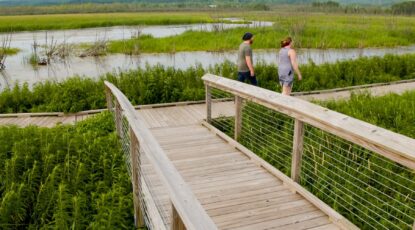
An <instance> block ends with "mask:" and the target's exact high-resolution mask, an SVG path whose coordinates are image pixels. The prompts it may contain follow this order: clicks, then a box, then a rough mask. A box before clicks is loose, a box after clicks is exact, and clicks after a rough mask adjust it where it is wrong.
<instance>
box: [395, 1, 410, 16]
mask: <svg viewBox="0 0 415 230" xmlns="http://www.w3.org/2000/svg"><path fill="white" fill-rule="evenodd" d="M392 12H393V13H394V14H405V15H414V14H415V1H407V2H402V3H397V4H394V5H393V6H392Z"/></svg>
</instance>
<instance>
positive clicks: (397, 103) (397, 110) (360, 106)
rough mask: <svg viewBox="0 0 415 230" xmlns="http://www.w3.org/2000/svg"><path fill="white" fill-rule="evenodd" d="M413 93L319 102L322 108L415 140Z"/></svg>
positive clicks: (362, 95) (363, 96) (357, 96)
mask: <svg viewBox="0 0 415 230" xmlns="http://www.w3.org/2000/svg"><path fill="white" fill-rule="evenodd" d="M414 102H415V91H410V92H406V93H404V94H403V95H396V94H390V95H387V96H382V97H374V96H371V95H370V94H357V95H352V97H351V98H350V99H349V100H340V101H329V102H320V104H322V105H323V106H324V107H327V108H329V109H331V110H335V111H338V112H341V113H344V114H347V115H349V116H352V117H355V118H357V119H359V120H363V121H366V122H369V123H372V124H375V125H378V126H381V127H384V128H386V129H389V130H392V131H394V132H397V133H401V134H403V135H406V136H408V137H411V138H415V103H414Z"/></svg>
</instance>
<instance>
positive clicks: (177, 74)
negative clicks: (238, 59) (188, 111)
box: [0, 55, 415, 113]
mask: <svg viewBox="0 0 415 230" xmlns="http://www.w3.org/2000/svg"><path fill="white" fill-rule="evenodd" d="M414 60H415V55H404V56H393V55H388V56H385V57H383V58H380V57H374V58H360V59H357V60H351V61H343V62H337V63H334V64H324V65H320V66H317V65H314V64H310V65H304V66H301V70H302V72H303V76H304V80H303V81H301V82H296V83H295V84H294V91H310V90H320V89H331V88H339V87H346V86H354V85H361V84H370V83H379V82H390V81H396V80H403V79H413V78H415V61H414ZM206 72H210V73H214V74H218V75H221V76H224V77H228V78H232V79H236V72H237V69H236V66H235V64H233V63H230V62H225V63H223V64H221V65H216V66H213V67H211V68H208V69H203V68H202V67H201V66H195V67H192V68H189V69H187V70H177V69H174V68H166V67H163V66H155V67H147V68H146V69H145V70H143V69H137V70H132V71H128V72H122V73H119V74H107V75H105V76H102V77H101V78H100V79H97V80H94V79H89V78H80V77H74V78H70V79H68V80H65V81H63V82H58V83H56V82H52V81H47V82H43V83H39V84H37V85H35V86H34V87H33V89H29V87H28V86H27V85H24V86H18V85H16V86H15V87H14V88H13V89H9V90H5V91H3V92H1V93H0V113H13V112H52V111H53V112H58V111H61V112H78V111H82V110H89V109H99V108H105V106H106V104H105V95H104V92H103V81H104V80H108V81H110V82H113V83H114V84H115V85H116V86H118V87H119V88H120V89H121V91H122V92H124V93H125V94H126V95H127V97H128V98H129V99H130V100H131V102H132V103H133V104H135V105H141V104H153V103H166V102H177V101H189V100H202V99H203V98H204V87H203V82H202V80H201V77H202V76H203V75H204V74H205V73H206ZM276 73H277V67H276V66H275V65H266V64H258V65H257V66H256V75H257V77H258V81H259V85H260V86H261V87H263V88H267V89H270V90H275V91H280V86H279V84H278V78H277V74H276Z"/></svg>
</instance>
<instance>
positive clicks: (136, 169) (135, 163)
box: [129, 127, 144, 227]
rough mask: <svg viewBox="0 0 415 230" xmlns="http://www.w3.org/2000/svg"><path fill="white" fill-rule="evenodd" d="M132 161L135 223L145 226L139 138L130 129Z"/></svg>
mask: <svg viewBox="0 0 415 230" xmlns="http://www.w3.org/2000/svg"><path fill="white" fill-rule="evenodd" d="M129 132H130V159H131V174H132V177H131V180H132V183H133V194H134V220H135V221H134V222H135V226H136V227H143V226H144V216H143V213H142V211H141V197H140V195H141V192H140V189H141V164H140V163H141V162H140V161H139V157H140V146H139V143H138V139H137V136H136V135H135V133H134V131H133V130H132V129H131V127H130V130H129Z"/></svg>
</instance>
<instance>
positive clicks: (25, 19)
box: [0, 12, 213, 32]
mask: <svg viewBox="0 0 415 230" xmlns="http://www.w3.org/2000/svg"><path fill="white" fill-rule="evenodd" d="M212 21H213V19H212V18H211V17H210V16H209V15H208V14H207V13H197V12H192V13H177V12H170V13H162V12H157V13H152V12H148V13H107V14H62V15H59V14H55V15H24V16H0V32H10V31H33V30H60V29H77V28H90V27H106V26H117V25H130V26H132V25H171V24H191V23H201V22H212Z"/></svg>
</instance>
